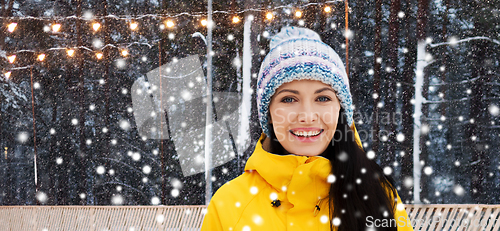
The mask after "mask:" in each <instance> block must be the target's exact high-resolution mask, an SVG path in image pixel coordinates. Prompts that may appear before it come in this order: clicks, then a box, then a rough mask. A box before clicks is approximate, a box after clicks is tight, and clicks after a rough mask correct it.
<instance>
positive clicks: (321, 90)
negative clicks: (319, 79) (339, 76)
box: [314, 87, 336, 94]
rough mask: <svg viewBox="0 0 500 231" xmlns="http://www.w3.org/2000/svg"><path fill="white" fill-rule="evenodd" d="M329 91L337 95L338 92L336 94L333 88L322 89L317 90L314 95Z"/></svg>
mask: <svg viewBox="0 0 500 231" xmlns="http://www.w3.org/2000/svg"><path fill="white" fill-rule="evenodd" d="M328 90H330V91H332V92H333V93H336V92H335V91H334V90H333V89H332V88H331V87H324V88H321V89H318V90H316V91H315V92H314V94H318V93H321V92H323V91H328Z"/></svg>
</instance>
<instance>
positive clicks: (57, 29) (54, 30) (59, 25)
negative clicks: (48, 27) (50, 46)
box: [52, 23, 61, 33]
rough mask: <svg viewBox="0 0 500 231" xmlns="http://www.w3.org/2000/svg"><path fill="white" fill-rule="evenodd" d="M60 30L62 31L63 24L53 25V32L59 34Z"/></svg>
mask: <svg viewBox="0 0 500 231" xmlns="http://www.w3.org/2000/svg"><path fill="white" fill-rule="evenodd" d="M60 29H61V24H59V23H56V24H53V25H52V31H53V32H54V33H56V32H59V30H60Z"/></svg>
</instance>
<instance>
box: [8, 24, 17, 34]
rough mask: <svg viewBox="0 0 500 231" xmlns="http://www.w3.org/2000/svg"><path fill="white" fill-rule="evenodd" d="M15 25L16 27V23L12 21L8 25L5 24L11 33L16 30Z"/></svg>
mask: <svg viewBox="0 0 500 231" xmlns="http://www.w3.org/2000/svg"><path fill="white" fill-rule="evenodd" d="M16 27H17V23H15V22H13V23H10V24H9V25H8V26H7V30H8V31H9V32H10V33H12V32H14V31H15V30H16Z"/></svg>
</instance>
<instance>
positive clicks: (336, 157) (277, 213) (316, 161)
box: [202, 27, 413, 231]
mask: <svg viewBox="0 0 500 231" xmlns="http://www.w3.org/2000/svg"><path fill="white" fill-rule="evenodd" d="M270 47H271V50H270V51H269V53H268V55H267V56H266V58H265V59H264V61H263V63H262V66H261V69H260V72H259V80H258V83H257V88H258V91H257V104H258V109H259V120H260V124H261V127H262V130H263V134H262V135H261V138H260V140H259V141H258V142H257V145H256V147H255V151H254V153H253V154H252V156H251V157H250V158H249V159H248V161H247V164H246V166H245V172H244V173H243V174H242V175H241V176H239V177H237V178H236V179H234V180H232V181H230V182H229V183H227V184H225V185H224V186H222V187H221V188H220V189H219V190H218V191H217V192H216V193H215V195H214V196H213V198H212V200H211V202H210V205H209V206H208V210H207V214H206V215H205V219H204V221H203V226H202V230H203V231H208V230H235V231H236V230H237V231H240V230H243V231H250V230H307V231H312V230H354V231H357V230H399V231H402V230H405V231H407V230H413V228H412V226H411V223H410V221H409V219H408V215H407V213H406V211H405V210H404V206H403V204H402V203H401V199H400V198H399V196H398V195H397V192H396V190H395V188H394V184H393V181H392V179H391V178H390V177H388V176H385V175H384V174H383V171H382V170H381V168H380V167H379V166H378V165H377V164H376V163H375V161H373V160H371V159H369V158H368V157H367V156H366V154H365V152H364V151H363V149H362V148H361V142H360V140H359V136H358V134H357V132H356V128H355V126H354V122H353V119H352V115H353V106H352V98H351V94H350V90H349V81H348V78H347V75H346V72H345V69H344V65H343V63H342V61H341V60H340V58H339V56H338V55H337V53H335V51H334V50H333V49H332V48H331V47H329V46H328V45H326V44H325V43H323V42H322V41H321V39H320V37H319V35H318V34H316V33H315V32H313V31H311V30H309V29H305V28H293V27H286V28H283V29H282V31H281V32H280V33H279V34H277V35H276V36H274V37H273V38H272V40H271V44H270Z"/></svg>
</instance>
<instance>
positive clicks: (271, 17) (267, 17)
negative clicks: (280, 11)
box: [266, 12, 274, 20]
mask: <svg viewBox="0 0 500 231" xmlns="http://www.w3.org/2000/svg"><path fill="white" fill-rule="evenodd" d="M273 18H274V15H273V13H272V12H267V14H266V19H267V20H272V19H273Z"/></svg>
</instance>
